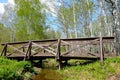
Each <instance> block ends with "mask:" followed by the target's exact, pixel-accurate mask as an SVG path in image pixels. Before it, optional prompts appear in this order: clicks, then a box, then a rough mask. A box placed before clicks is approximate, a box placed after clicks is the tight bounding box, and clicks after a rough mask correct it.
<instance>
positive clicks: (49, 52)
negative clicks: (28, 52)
mask: <svg viewBox="0 0 120 80" xmlns="http://www.w3.org/2000/svg"><path fill="white" fill-rule="evenodd" d="M32 44H33V45H36V46H38V47H40V48H41V49H43V50H46V51H48V52H49V53H52V54H53V55H56V53H55V52H53V51H51V50H49V49H46V48H45V47H43V46H41V45H38V44H36V43H34V42H32Z"/></svg>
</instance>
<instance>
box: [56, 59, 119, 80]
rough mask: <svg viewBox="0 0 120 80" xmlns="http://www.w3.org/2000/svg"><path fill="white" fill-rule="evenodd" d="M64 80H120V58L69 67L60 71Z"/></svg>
mask: <svg viewBox="0 0 120 80" xmlns="http://www.w3.org/2000/svg"><path fill="white" fill-rule="evenodd" d="M58 72H59V73H60V74H61V75H63V76H64V80H120V77H119V76H120V58H119V57H115V58H108V59H106V60H105V61H104V66H101V64H100V61H96V62H94V63H90V64H86V65H77V66H67V67H65V68H63V69H62V70H60V71H58Z"/></svg>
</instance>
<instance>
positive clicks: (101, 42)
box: [100, 34, 104, 65]
mask: <svg viewBox="0 0 120 80" xmlns="http://www.w3.org/2000/svg"><path fill="white" fill-rule="evenodd" d="M100 61H101V65H104V54H103V38H102V36H101V34H100Z"/></svg>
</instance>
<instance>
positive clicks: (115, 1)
mask: <svg viewBox="0 0 120 80" xmlns="http://www.w3.org/2000/svg"><path fill="white" fill-rule="evenodd" d="M106 1H107V2H108V3H111V8H112V16H113V32H114V36H115V49H116V55H120V0H106Z"/></svg>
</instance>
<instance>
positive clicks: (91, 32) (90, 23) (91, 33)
mask: <svg viewBox="0 0 120 80" xmlns="http://www.w3.org/2000/svg"><path fill="white" fill-rule="evenodd" d="M87 6H88V8H89V7H90V5H89V1H88V0H87ZM88 15H89V29H90V37H93V29H92V20H91V10H90V8H89V9H88Z"/></svg>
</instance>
